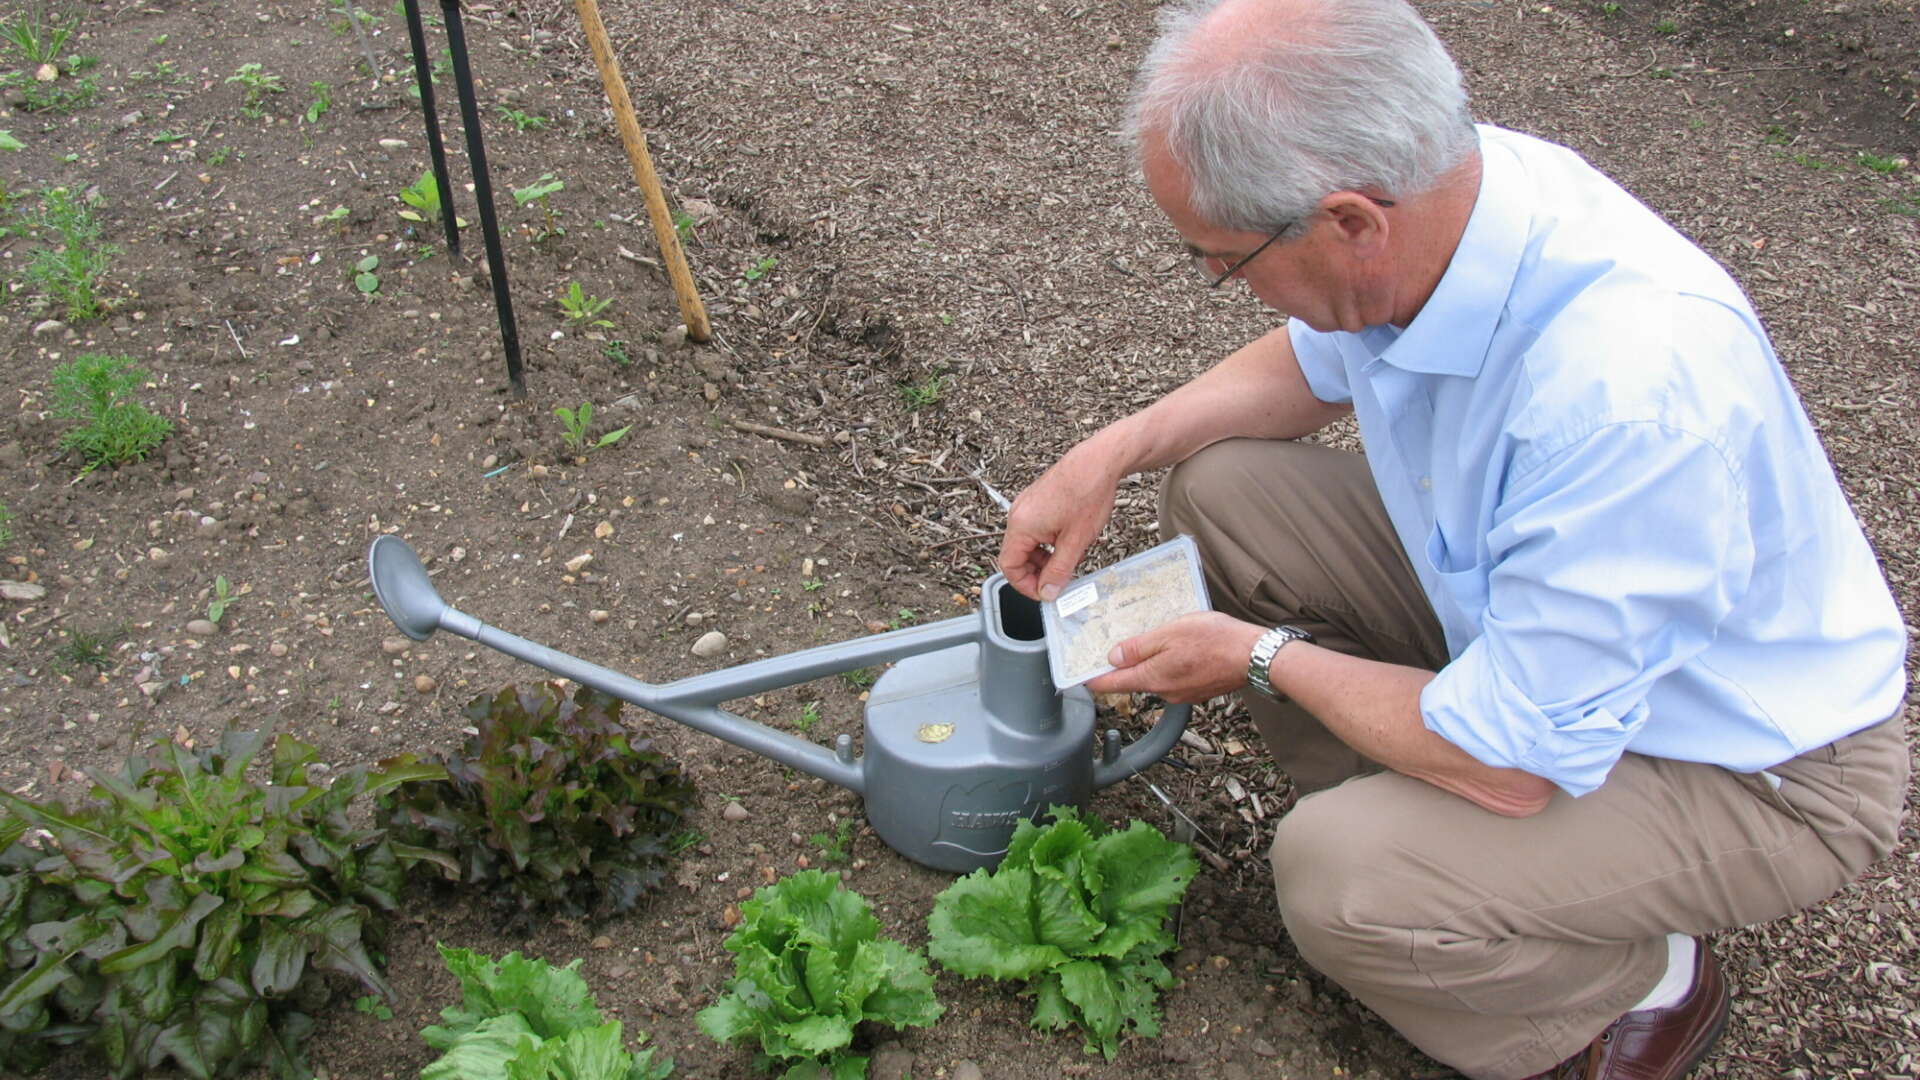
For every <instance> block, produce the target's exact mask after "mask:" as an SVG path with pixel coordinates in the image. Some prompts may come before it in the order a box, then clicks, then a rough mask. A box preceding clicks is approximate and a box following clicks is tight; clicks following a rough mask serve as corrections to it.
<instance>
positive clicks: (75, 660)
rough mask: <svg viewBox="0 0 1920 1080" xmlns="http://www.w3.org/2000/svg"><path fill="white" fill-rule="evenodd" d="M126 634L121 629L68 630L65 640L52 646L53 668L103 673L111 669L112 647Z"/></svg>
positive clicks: (60, 671) (66, 672)
mask: <svg viewBox="0 0 1920 1080" xmlns="http://www.w3.org/2000/svg"><path fill="white" fill-rule="evenodd" d="M126 636H127V632H126V630H125V629H124V628H122V627H118V626H114V627H108V628H105V629H100V630H81V629H78V628H75V629H73V630H69V631H67V634H66V637H67V640H65V641H63V642H61V643H60V644H59V645H57V646H55V647H54V650H53V662H52V667H53V670H55V671H57V672H59V673H60V674H62V675H71V674H72V673H73V672H75V671H77V670H79V669H80V668H83V667H90V668H92V669H93V670H95V671H100V672H105V671H109V670H111V669H112V668H113V647H114V646H115V645H117V644H119V643H120V641H121V639H123V638H125V637H126Z"/></svg>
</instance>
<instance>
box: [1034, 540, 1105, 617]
mask: <svg viewBox="0 0 1920 1080" xmlns="http://www.w3.org/2000/svg"><path fill="white" fill-rule="evenodd" d="M1092 543H1093V536H1092V535H1091V534H1083V533H1080V532H1078V531H1072V532H1065V533H1062V534H1061V535H1060V537H1059V539H1057V540H1055V541H1054V544H1053V553H1052V554H1051V555H1048V556H1047V561H1046V565H1045V566H1042V567H1041V568H1040V575H1039V586H1040V587H1039V595H1040V599H1042V600H1057V599H1059V598H1060V590H1061V589H1064V588H1066V587H1067V582H1069V581H1072V580H1073V571H1074V570H1075V568H1077V567H1078V566H1079V565H1080V557H1081V556H1082V555H1085V554H1086V553H1087V547H1088V545H1090V544H1092Z"/></svg>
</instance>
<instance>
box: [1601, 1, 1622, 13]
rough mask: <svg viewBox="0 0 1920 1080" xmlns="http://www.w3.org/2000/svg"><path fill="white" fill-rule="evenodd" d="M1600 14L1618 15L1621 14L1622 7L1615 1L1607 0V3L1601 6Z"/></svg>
mask: <svg viewBox="0 0 1920 1080" xmlns="http://www.w3.org/2000/svg"><path fill="white" fill-rule="evenodd" d="M1600 14H1602V15H1618V14H1620V5H1619V4H1616V3H1614V2H1613V0H1607V2H1606V3H1604V4H1601V5H1600Z"/></svg>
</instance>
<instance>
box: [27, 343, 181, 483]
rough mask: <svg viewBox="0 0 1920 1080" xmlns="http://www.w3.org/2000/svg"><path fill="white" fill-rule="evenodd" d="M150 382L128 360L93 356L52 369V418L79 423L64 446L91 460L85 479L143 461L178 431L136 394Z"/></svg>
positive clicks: (142, 371) (61, 443)
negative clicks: (100, 469) (104, 467)
mask: <svg viewBox="0 0 1920 1080" xmlns="http://www.w3.org/2000/svg"><path fill="white" fill-rule="evenodd" d="M146 379H147V373H146V372H145V371H144V370H142V369H141V368H140V366H139V365H137V364H135V363H134V362H133V358H132V357H128V356H105V355H102V354H100V353H88V354H86V355H84V356H80V357H77V358H75V359H73V360H69V361H67V362H66V363H64V364H61V365H60V366H59V367H56V368H54V369H53V376H52V382H53V394H52V400H53V415H54V416H55V417H56V418H58V419H61V420H74V421H78V422H79V426H78V427H76V428H74V429H73V430H71V431H68V432H67V433H66V435H65V436H63V437H62V438H61V440H60V445H61V447H63V448H64V449H68V450H74V451H78V452H79V454H80V456H81V457H82V458H85V459H86V466H85V467H84V468H82V469H81V470H80V475H82V476H85V475H86V474H87V473H90V472H92V471H93V470H94V469H95V468H97V467H99V466H101V465H124V464H126V463H127V462H131V461H139V460H140V459H142V458H144V457H146V456H147V454H148V453H149V452H151V451H152V450H153V449H154V448H155V447H157V446H159V445H160V443H161V441H162V440H164V439H165V438H166V437H167V435H168V433H169V432H171V431H172V430H173V422H172V421H170V420H168V419H166V418H165V417H163V416H158V415H156V414H155V413H154V412H153V411H152V410H151V409H148V408H147V407H146V406H145V405H143V404H141V403H140V399H139V398H138V397H137V396H136V395H137V394H138V393H139V390H140V388H141V386H142V385H143V384H145V382H146Z"/></svg>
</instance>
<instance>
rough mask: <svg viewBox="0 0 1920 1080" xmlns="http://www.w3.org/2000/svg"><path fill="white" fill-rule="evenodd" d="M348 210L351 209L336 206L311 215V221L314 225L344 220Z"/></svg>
mask: <svg viewBox="0 0 1920 1080" xmlns="http://www.w3.org/2000/svg"><path fill="white" fill-rule="evenodd" d="M350 212H351V211H349V210H348V209H347V208H346V207H345V206H336V207H334V208H333V209H331V210H329V211H327V212H326V213H324V214H315V215H313V223H314V224H315V225H331V224H333V223H334V222H336V221H345V220H347V215H348V214H349V213H350Z"/></svg>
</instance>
